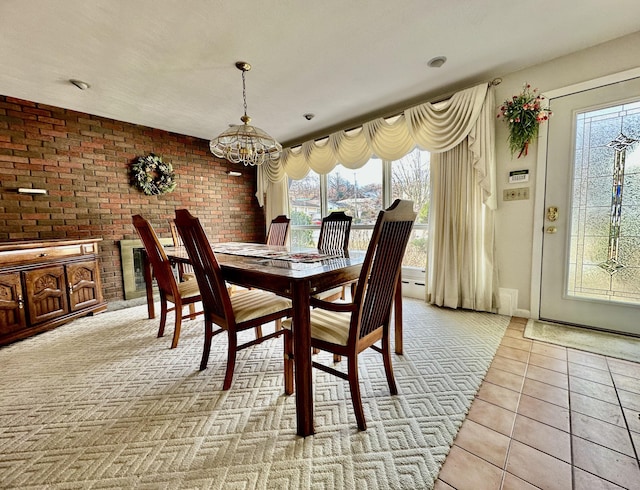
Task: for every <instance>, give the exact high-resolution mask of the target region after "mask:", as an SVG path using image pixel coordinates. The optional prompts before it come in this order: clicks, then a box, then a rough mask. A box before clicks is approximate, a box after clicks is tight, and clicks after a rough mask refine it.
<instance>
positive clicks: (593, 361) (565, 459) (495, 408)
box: [435, 318, 640, 490]
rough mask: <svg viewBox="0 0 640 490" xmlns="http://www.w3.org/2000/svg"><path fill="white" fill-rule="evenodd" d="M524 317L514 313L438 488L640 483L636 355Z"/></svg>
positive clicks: (630, 486)
mask: <svg viewBox="0 0 640 490" xmlns="http://www.w3.org/2000/svg"><path fill="white" fill-rule="evenodd" d="M525 325H526V320H525V319H521V318H513V319H512V321H511V323H510V325H509V328H508V329H507V332H506V333H505V336H504V338H503V340H502V343H501V345H500V347H499V349H498V352H497V353H496V357H495V359H494V361H493V363H492V364H491V367H490V368H489V371H488V372H487V375H486V377H485V379H484V381H483V383H482V385H481V387H480V390H479V391H478V394H477V396H476V399H475V400H474V402H473V404H472V405H471V409H470V411H469V414H468V416H467V418H466V420H465V421H464V423H463V425H462V427H461V428H460V431H459V432H458V435H457V437H456V439H455V441H454V445H453V447H452V448H451V451H450V453H449V455H448V456H447V459H446V461H445V463H444V465H443V467H442V470H441V471H440V474H439V477H438V481H437V482H436V486H435V489H436V490H447V489H452V488H455V489H457V490H465V489H470V490H471V489H473V490H485V489H486V490H493V489H504V490H507V489H509V490H514V489H533V488H542V489H545V490H552V489H562V490H566V489H571V488H573V489H575V490H582V489H584V490H586V489H589V490H593V489H620V488H626V489H640V463H639V461H638V453H639V452H640V363H633V362H628V361H622V360H618V359H614V358H611V357H604V356H601V355H597V354H592V353H587V352H584V351H579V350H574V349H569V348H565V347H559V346H555V345H551V344H547V343H544V342H538V341H532V340H529V339H525V338H524V337H523V333H524V327H525Z"/></svg>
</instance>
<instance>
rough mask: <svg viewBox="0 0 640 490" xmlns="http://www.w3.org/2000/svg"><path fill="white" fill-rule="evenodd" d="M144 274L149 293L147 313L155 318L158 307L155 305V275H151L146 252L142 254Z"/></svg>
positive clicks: (146, 288) (145, 285)
mask: <svg viewBox="0 0 640 490" xmlns="http://www.w3.org/2000/svg"><path fill="white" fill-rule="evenodd" d="M142 273H143V275H144V287H145V290H146V293H147V313H148V315H149V318H155V317H156V307H155V305H154V304H153V274H152V273H151V264H150V263H149V259H148V258H147V253H146V252H145V251H143V252H142Z"/></svg>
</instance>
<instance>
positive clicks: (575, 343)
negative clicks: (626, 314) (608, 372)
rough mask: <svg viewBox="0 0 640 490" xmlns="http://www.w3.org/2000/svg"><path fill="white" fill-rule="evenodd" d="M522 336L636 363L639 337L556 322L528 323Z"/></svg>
mask: <svg viewBox="0 0 640 490" xmlns="http://www.w3.org/2000/svg"><path fill="white" fill-rule="evenodd" d="M524 336H525V337H526V338H528V339H533V340H539V341H542V342H549V343H551V344H557V345H562V346H564V347H570V348H572V349H579V350H584V351H588V352H594V353H596V354H601V355H603V356H609V357H615V358H617V359H626V360H627V361H633V362H640V338H637V337H632V336H630V335H618V334H615V333H608V332H600V331H598V330H593V329H588V328H579V327H572V326H569V325H561V324H558V323H549V322H541V321H539V320H531V319H530V320H529V321H528V322H527V326H526V327H525V331H524Z"/></svg>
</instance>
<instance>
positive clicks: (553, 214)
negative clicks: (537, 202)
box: [547, 206, 558, 221]
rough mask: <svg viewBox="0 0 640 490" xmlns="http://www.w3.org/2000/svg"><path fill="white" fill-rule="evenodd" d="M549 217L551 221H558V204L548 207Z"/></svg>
mask: <svg viewBox="0 0 640 490" xmlns="http://www.w3.org/2000/svg"><path fill="white" fill-rule="evenodd" d="M547 219H548V220H549V221H556V220H557V219H558V208H557V207H556V206H549V208H548V209H547Z"/></svg>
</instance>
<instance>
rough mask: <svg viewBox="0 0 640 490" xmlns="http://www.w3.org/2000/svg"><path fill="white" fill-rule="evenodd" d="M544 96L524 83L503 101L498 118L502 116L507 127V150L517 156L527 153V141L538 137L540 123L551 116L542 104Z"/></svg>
mask: <svg viewBox="0 0 640 490" xmlns="http://www.w3.org/2000/svg"><path fill="white" fill-rule="evenodd" d="M544 99H545V98H544V96H542V95H541V94H539V93H538V89H537V88H534V89H532V88H531V85H529V84H528V83H525V84H524V86H523V89H522V92H520V93H519V94H518V95H514V96H513V97H512V98H511V99H507V100H505V101H504V103H503V104H502V106H501V107H500V112H499V114H498V118H502V119H503V120H504V122H505V123H506V124H507V127H508V129H509V150H510V151H511V155H512V156H513V155H515V154H516V153H518V158H520V157H521V156H522V155H525V156H526V155H527V153H528V152H529V143H530V142H531V141H532V140H534V139H536V138H537V137H538V131H539V129H540V124H542V123H543V122H545V121H546V120H547V119H549V117H550V116H551V114H552V112H551V111H550V110H549V109H548V108H545V107H543V106H542V104H543V101H544Z"/></svg>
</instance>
